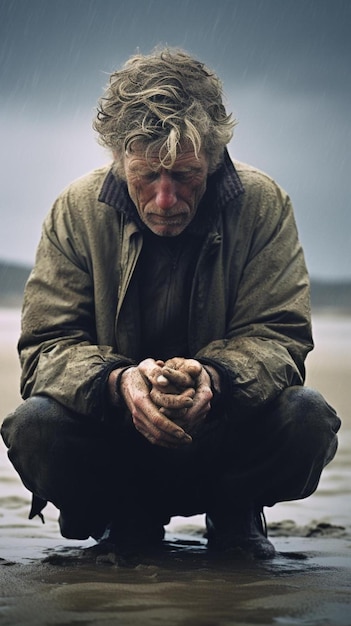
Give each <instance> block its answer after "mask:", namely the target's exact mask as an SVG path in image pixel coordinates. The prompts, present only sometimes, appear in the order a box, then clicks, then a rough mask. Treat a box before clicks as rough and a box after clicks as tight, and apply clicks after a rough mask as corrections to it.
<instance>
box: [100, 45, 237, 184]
mask: <svg viewBox="0 0 351 626" xmlns="http://www.w3.org/2000/svg"><path fill="white" fill-rule="evenodd" d="M222 98H223V91H222V83H221V82H220V80H219V78H218V77H217V76H216V74H215V73H214V72H212V71H211V70H210V69H208V68H207V67H206V66H205V65H204V64H203V63H201V62H200V61H197V60H196V59H194V58H192V57H191V56H189V55H188V54H187V53H186V52H184V51H182V50H179V49H174V50H173V49H170V48H165V49H162V50H156V51H155V52H153V53H152V54H150V55H146V56H144V55H141V54H137V55H135V56H133V57H131V58H130V59H129V60H128V61H127V62H126V63H125V65H124V66H123V68H122V69H121V70H117V71H116V72H114V73H113V74H111V76H110V80H109V84H108V86H107V89H106V91H105V93H104V95H103V97H102V98H101V99H100V101H99V105H98V110H97V115H96V118H95V120H94V123H93V126H94V129H95V130H96V131H97V132H98V133H99V142H100V143H101V144H102V145H103V146H105V147H107V148H110V149H112V152H113V153H114V155H115V158H116V159H117V160H118V158H121V155H122V154H124V153H126V152H128V151H129V152H130V151H132V150H133V147H132V146H133V143H134V142H138V145H139V146H140V144H142V145H143V147H144V148H145V152H146V155H147V154H149V153H150V152H153V153H154V152H155V150H156V151H158V154H159V158H160V162H161V163H162V166H163V167H166V168H171V167H172V166H173V164H174V161H175V159H176V158H177V154H178V152H179V149H180V146H181V144H183V143H184V142H190V144H191V145H192V147H193V149H194V152H195V154H196V155H198V153H199V152H200V150H201V149H203V150H204V152H205V154H206V156H207V158H208V160H209V171H210V172H213V171H215V169H216V168H217V167H218V166H219V164H220V163H221V161H222V157H223V153H224V148H225V146H226V145H227V144H228V142H229V141H230V139H231V137H232V135H233V128H234V125H235V121H234V120H233V119H232V116H231V114H229V115H227V113H226V110H225V107H224V105H223V99H222Z"/></svg>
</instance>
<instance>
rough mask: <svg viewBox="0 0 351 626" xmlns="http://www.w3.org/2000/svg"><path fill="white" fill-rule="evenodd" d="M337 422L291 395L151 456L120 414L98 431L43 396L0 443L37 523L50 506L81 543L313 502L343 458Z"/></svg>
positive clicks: (8, 423) (96, 422) (304, 396)
mask: <svg viewBox="0 0 351 626" xmlns="http://www.w3.org/2000/svg"><path fill="white" fill-rule="evenodd" d="M339 427H340V420H339V418H338V417H337V415H336V413H335V411H334V410H333V409H332V408H331V407H330V406H329V405H328V404H327V403H326V401H325V400H324V398H323V397H322V396H321V395H320V394H319V393H318V392H316V391H314V390H311V389H308V388H306V387H291V388H289V389H286V390H285V391H283V392H282V393H281V395H280V396H279V397H278V399H277V400H275V401H274V402H273V403H271V404H270V405H268V406H266V407H265V408H263V409H261V410H260V411H257V412H246V413H245V412H241V413H240V414H239V413H238V412H237V411H236V410H235V407H234V409H233V414H232V415H221V416H219V417H218V418H215V419H210V420H209V421H208V422H207V423H206V424H205V426H204V429H203V432H202V433H201V435H199V436H198V437H196V438H195V439H194V441H193V443H192V444H191V445H189V446H187V447H186V448H184V449H183V448H182V449H179V450H173V449H172V450H170V449H165V448H161V447H158V446H153V445H151V444H150V443H148V442H147V441H146V439H144V437H143V436H141V435H140V434H139V433H138V432H137V431H136V430H135V428H134V426H133V424H132V422H131V419H130V416H128V415H126V414H125V413H123V412H119V413H118V412H116V414H115V415H113V416H111V419H109V420H106V421H101V420H100V419H99V418H98V416H97V418H96V419H90V418H87V417H85V416H81V415H78V414H76V413H73V412H72V411H70V410H68V409H66V408H65V407H63V406H61V405H60V404H58V403H57V402H56V401H55V400H52V399H50V398H47V397H43V396H35V397H32V398H30V399H28V400H26V401H25V402H24V403H23V404H22V405H21V406H20V407H19V408H18V409H17V410H16V411H15V412H14V413H12V414H11V415H9V416H8V417H7V418H6V419H5V421H4V423H3V426H2V430H1V434H2V436H3V439H4V441H5V444H6V446H7V447H8V455H9V458H10V460H11V462H12V463H13V465H14V467H15V468H16V470H17V472H18V473H19V475H20V477H21V479H22V481H23V483H24V485H25V486H26V487H27V488H28V489H29V490H30V491H31V492H32V493H33V494H34V498H33V507H34V508H33V509H32V515H34V514H36V513H38V512H39V511H40V510H41V508H43V507H44V506H45V504H46V501H50V502H52V503H53V504H54V505H55V506H56V507H57V508H58V509H59V510H60V513H61V515H60V522H61V524H60V525H61V532H62V534H63V535H64V536H66V537H72V538H77V539H78V538H80V539H84V538H87V537H89V536H93V537H97V536H99V535H100V534H102V532H103V530H104V528H105V526H106V525H107V524H108V523H109V522H111V521H113V520H124V522H125V523H126V524H127V525H128V524H129V523H132V521H133V520H136V519H142V520H143V519H148V520H149V521H150V520H152V521H154V522H157V523H160V524H163V523H167V522H168V521H169V519H170V517H172V516H173V515H185V516H188V515H193V514H197V513H205V512H209V511H214V510H216V511H219V512H223V513H224V514H225V513H226V512H233V511H235V509H236V507H239V506H243V505H244V504H245V503H246V502H253V503H255V505H256V506H258V507H262V506H272V505H274V504H275V503H276V502H281V501H286V500H296V499H300V498H305V497H307V496H309V495H310V494H311V493H313V491H315V489H316V488H317V485H318V482H319V479H320V475H321V472H322V470H323V467H324V466H325V465H326V464H327V463H329V461H331V460H332V458H333V457H334V455H335V452H336V449H337V436H336V433H337V431H338V430H339Z"/></svg>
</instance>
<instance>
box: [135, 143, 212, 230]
mask: <svg viewBox="0 0 351 626" xmlns="http://www.w3.org/2000/svg"><path fill="white" fill-rule="evenodd" d="M207 173H208V161H207V158H206V157H205V155H204V154H203V153H201V152H200V154H199V156H198V157H196V155H195V153H194V151H193V150H191V149H188V150H184V151H182V152H181V153H180V154H179V155H178V157H177V159H176V161H175V163H174V166H173V167H172V168H171V169H165V168H163V167H161V166H160V161H159V158H158V156H156V155H155V157H153V156H152V155H151V156H149V157H148V159H146V158H145V152H143V151H140V152H139V151H138V150H135V151H133V152H132V153H128V154H126V155H125V157H124V174H125V178H126V182H127V185H128V192H129V195H130V197H131V199H132V200H133V202H134V204H135V206H136V208H137V211H138V213H139V216H140V218H141V220H142V221H143V222H144V224H145V225H146V226H147V227H148V228H149V229H150V230H151V231H152V232H153V233H154V234H155V235H159V236H161V237H175V236H176V235H179V234H180V233H181V232H183V230H184V229H185V228H186V227H187V226H188V224H190V222H191V221H192V219H193V218H194V216H195V214H196V210H197V207H198V205H199V202H200V200H201V198H202V196H203V194H204V192H205V189H206V179H207Z"/></svg>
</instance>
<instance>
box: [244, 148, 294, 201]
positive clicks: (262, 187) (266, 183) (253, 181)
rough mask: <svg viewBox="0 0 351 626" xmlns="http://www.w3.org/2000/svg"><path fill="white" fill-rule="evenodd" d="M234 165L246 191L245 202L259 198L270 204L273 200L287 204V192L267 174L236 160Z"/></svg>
mask: <svg viewBox="0 0 351 626" xmlns="http://www.w3.org/2000/svg"><path fill="white" fill-rule="evenodd" d="M233 163H234V167H235V169H236V171H237V174H238V176H239V178H240V180H241V183H242V185H243V187H244V189H245V193H244V194H243V197H244V200H247V201H249V200H252V199H253V198H257V199H258V198H259V199H260V201H261V202H264V200H265V199H266V200H267V202H269V203H270V202H271V201H272V200H273V199H276V200H278V202H279V203H281V202H285V200H286V199H287V197H288V194H287V192H286V191H285V190H284V188H283V187H282V186H281V185H280V184H279V183H277V181H276V180H275V179H274V178H273V177H272V176H270V175H269V174H268V173H267V172H265V171H263V170H261V169H259V168H258V167H255V166H253V165H249V164H247V163H243V162H241V161H237V160H235V159H233Z"/></svg>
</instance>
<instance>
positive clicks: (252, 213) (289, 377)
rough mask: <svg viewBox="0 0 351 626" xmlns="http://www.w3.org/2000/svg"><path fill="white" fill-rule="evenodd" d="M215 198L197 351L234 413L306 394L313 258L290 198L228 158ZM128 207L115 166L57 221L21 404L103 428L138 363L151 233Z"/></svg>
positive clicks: (45, 239)
mask: <svg viewBox="0 0 351 626" xmlns="http://www.w3.org/2000/svg"><path fill="white" fill-rule="evenodd" d="M207 189H208V190H207V191H206V194H205V200H206V202H205V204H206V205H207V208H208V207H209V209H210V211H209V215H210V217H209V218H208V220H207V221H206V220H205V217H204V221H203V226H204V225H205V230H206V233H205V235H204V243H203V245H202V247H201V252H200V254H199V258H198V260H197V263H196V268H195V271H194V276H193V281H192V289H191V297H190V302H189V319H188V344H189V352H190V356H191V357H193V358H197V359H199V360H200V361H202V362H203V363H206V362H207V363H212V364H214V365H215V366H217V367H218V369H219V371H220V372H221V374H222V378H223V381H224V380H225V382H223V386H224V388H225V400H226V404H227V408H228V410H230V406H231V405H233V406H234V405H235V407H243V408H252V409H259V407H260V406H262V405H264V404H265V403H267V402H269V401H270V400H273V399H274V398H275V397H276V396H277V395H278V394H279V393H280V392H281V391H282V390H283V389H284V388H286V387H288V386H291V385H296V384H297V385H302V384H303V383H304V376H305V370H304V360H305V357H306V355H307V353H308V352H309V350H311V349H312V347H313V342H312V336H311V324H310V295H309V278H308V273H307V270H306V266H305V261H304V254H303V251H302V248H301V245H300V243H299V239H298V234H297V229H296V224H295V220H294V214H293V208H292V205H291V202H290V199H289V197H288V196H287V194H286V193H285V192H284V191H283V190H282V189H281V188H280V187H279V186H278V185H277V184H276V183H275V182H274V181H273V180H272V179H271V178H270V177H269V176H267V175H266V174H264V173H262V172H260V171H258V170H257V169H255V168H252V167H250V166H247V165H243V164H240V163H235V165H234V164H233V163H232V162H231V160H230V158H229V155H228V153H226V155H225V162H224V164H223V166H222V167H221V168H220V170H218V171H217V172H216V173H215V174H213V175H212V176H210V177H209V179H208V188H207ZM130 203H131V200H130V198H129V196H128V192H127V187H126V184H125V183H124V182H123V181H121V180H118V179H117V178H116V177H115V176H114V174H113V173H112V170H111V165H108V166H104V167H101V168H99V169H97V170H95V171H93V172H91V173H90V174H88V175H87V176H84V177H82V178H80V179H79V180H77V181H75V182H73V183H72V184H71V185H70V186H69V187H68V188H67V189H66V190H64V191H63V193H62V194H61V195H60V196H59V198H58V199H57V201H56V202H55V204H54V206H53V208H52V210H51V212H50V213H49V215H48V216H47V218H46V220H45V222H44V224H43V230H42V236H41V240H40V243H39V246H38V250H37V256H36V262H35V266H34V269H33V271H32V273H31V275H30V277H29V280H28V283H27V285H26V289H25V296H24V303H23V311H22V331H21V337H20V340H19V346H18V347H19V352H20V359H21V366H22V378H21V392H22V396H23V398H28V397H29V396H31V395H34V394H43V395H47V396H50V397H52V398H55V399H56V400H58V401H59V402H61V403H62V404H63V405H65V406H67V407H68V408H71V409H73V410H75V411H77V412H79V413H81V414H83V415H86V416H90V417H95V418H97V419H103V418H104V416H105V415H106V411H107V389H106V383H107V378H108V375H109V373H110V371H111V370H112V369H113V368H115V367H119V366H123V365H126V364H129V363H135V362H136V359H137V353H138V345H137V344H138V332H137V329H138V316H139V314H140V311H139V309H138V306H137V305H136V300H135V294H134V291H133V288H132V283H133V280H132V279H133V272H134V270H135V267H136V264H137V261H138V256H139V254H140V250H141V248H142V245H143V230H142V228H141V227H140V224H138V223H137V220H136V221H135V220H132V219H130V217H128V213H127V212H126V207H127V206H128V205H130ZM202 204H203V203H202ZM199 211H200V207H199V209H198V212H199ZM196 217H197V218H198V215H197V216H196ZM200 217H201V216H200ZM206 219H207V218H206ZM150 356H152V355H150ZM174 356H182V355H174Z"/></svg>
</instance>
